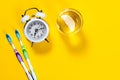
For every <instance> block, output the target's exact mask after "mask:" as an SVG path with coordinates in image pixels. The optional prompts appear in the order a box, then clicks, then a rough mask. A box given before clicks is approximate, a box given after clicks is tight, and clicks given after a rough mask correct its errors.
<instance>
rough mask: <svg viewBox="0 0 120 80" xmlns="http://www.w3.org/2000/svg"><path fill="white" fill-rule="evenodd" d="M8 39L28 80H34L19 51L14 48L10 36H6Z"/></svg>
mask: <svg viewBox="0 0 120 80" xmlns="http://www.w3.org/2000/svg"><path fill="white" fill-rule="evenodd" d="M6 38H7V40H8V42H9V43H10V45H11V46H12V48H13V50H14V52H15V55H16V57H17V59H18V61H19V63H20V64H21V66H22V68H23V69H24V71H25V73H26V75H27V77H28V79H29V80H33V78H32V76H31V74H30V73H29V72H28V70H27V67H26V66H25V64H24V62H23V59H22V57H21V55H20V54H19V52H18V51H17V49H16V48H15V46H14V44H13V42H12V39H11V37H10V36H9V35H8V34H6Z"/></svg>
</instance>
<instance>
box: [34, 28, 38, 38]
mask: <svg viewBox="0 0 120 80" xmlns="http://www.w3.org/2000/svg"><path fill="white" fill-rule="evenodd" d="M37 33H38V29H35V33H34V37H35V36H36V34H37Z"/></svg>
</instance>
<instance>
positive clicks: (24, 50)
mask: <svg viewBox="0 0 120 80" xmlns="http://www.w3.org/2000/svg"><path fill="white" fill-rule="evenodd" d="M15 34H16V37H17V38H18V40H19V42H20V45H21V48H22V52H23V55H24V57H25V59H26V61H27V63H28V66H29V68H30V72H31V74H32V77H33V78H34V80H37V77H36V74H35V72H34V70H33V67H32V65H31V63H30V59H29V57H28V53H27V50H26V49H25V47H24V45H23V43H22V40H21V37H20V33H19V31H18V30H15Z"/></svg>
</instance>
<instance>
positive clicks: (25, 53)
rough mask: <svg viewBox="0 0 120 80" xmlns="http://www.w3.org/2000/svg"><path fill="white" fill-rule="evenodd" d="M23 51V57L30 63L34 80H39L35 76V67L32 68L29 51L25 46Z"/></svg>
mask: <svg viewBox="0 0 120 80" xmlns="http://www.w3.org/2000/svg"><path fill="white" fill-rule="evenodd" d="M22 51H23V55H24V57H25V59H26V61H27V63H28V66H29V67H30V71H31V74H32V76H33V78H34V80H37V77H36V75H35V72H34V70H33V67H32V65H31V63H30V60H29V57H28V53H27V50H26V49H25V48H24V46H22Z"/></svg>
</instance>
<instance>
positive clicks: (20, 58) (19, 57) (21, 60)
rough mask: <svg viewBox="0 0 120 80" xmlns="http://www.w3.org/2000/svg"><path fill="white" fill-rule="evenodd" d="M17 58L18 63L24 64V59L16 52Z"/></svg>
mask: <svg viewBox="0 0 120 80" xmlns="http://www.w3.org/2000/svg"><path fill="white" fill-rule="evenodd" d="M16 57H17V59H18V61H19V62H20V63H21V62H23V59H22V57H21V55H20V54H19V53H18V52H16Z"/></svg>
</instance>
